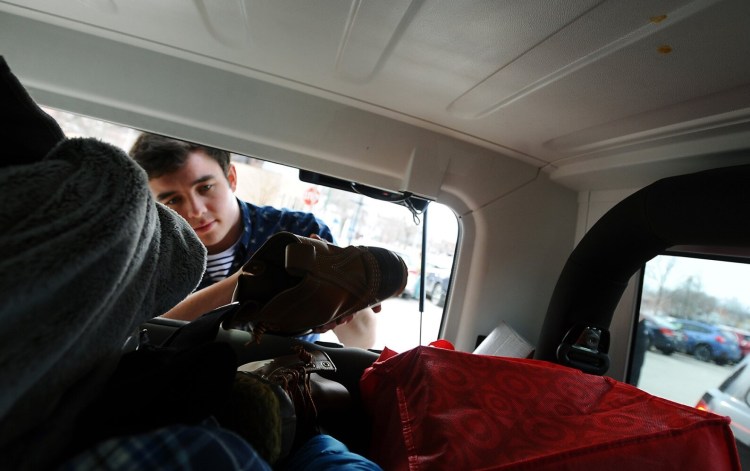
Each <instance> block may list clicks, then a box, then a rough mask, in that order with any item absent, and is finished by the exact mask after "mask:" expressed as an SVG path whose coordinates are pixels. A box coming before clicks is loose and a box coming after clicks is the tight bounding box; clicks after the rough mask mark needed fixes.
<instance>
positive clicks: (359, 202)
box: [44, 108, 458, 351]
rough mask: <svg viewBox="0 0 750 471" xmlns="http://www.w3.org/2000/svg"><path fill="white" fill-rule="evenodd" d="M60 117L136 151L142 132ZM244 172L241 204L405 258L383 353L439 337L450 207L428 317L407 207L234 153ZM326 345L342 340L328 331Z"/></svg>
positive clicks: (340, 241) (438, 214) (430, 229)
mask: <svg viewBox="0 0 750 471" xmlns="http://www.w3.org/2000/svg"><path fill="white" fill-rule="evenodd" d="M44 110H45V111H46V112H47V113H49V114H50V115H51V116H52V117H53V118H55V119H56V120H57V121H58V123H59V124H60V126H61V127H62V128H63V131H64V132H65V134H66V136H68V137H96V138H99V139H101V140H103V141H105V142H108V143H110V144H113V145H115V146H118V147H120V148H122V149H124V150H125V151H127V150H128V149H130V147H131V146H132V144H133V143H134V142H135V140H136V138H137V137H138V134H139V132H138V131H137V130H134V129H130V128H126V127H122V126H119V125H115V124H112V123H107V122H103V121H99V120H95V119H91V118H88V117H83V116H79V115H75V114H72V113H68V112H64V111H59V110H55V109H50V108H44ZM233 161H234V163H235V166H236V168H237V173H238V188H237V190H236V194H237V196H238V197H239V198H241V199H243V200H246V201H248V202H251V203H253V204H256V205H270V206H275V207H279V208H282V207H283V208H288V209H294V210H301V211H308V212H312V213H314V214H315V215H316V216H317V217H318V218H320V219H321V220H323V221H324V222H325V223H326V224H327V225H328V226H329V227H330V228H331V231H332V233H333V236H334V238H335V239H336V243H337V245H340V246H347V245H373V246H379V247H384V248H387V249H389V250H392V251H394V252H397V253H398V254H399V255H400V256H401V257H402V258H403V259H404V261H405V262H406V265H407V267H408V269H409V280H408V283H407V287H406V290H405V292H404V293H403V295H402V296H401V297H399V298H394V299H389V300H387V301H385V302H384V303H383V307H382V311H381V312H380V313H379V314H378V315H377V336H376V342H375V346H374V348H375V349H382V348H383V347H386V346H387V347H388V348H391V349H393V350H395V351H404V350H406V349H409V348H412V347H414V346H416V345H419V344H427V343H429V342H431V341H433V340H436V339H437V338H438V332H439V329H440V324H441V321H442V318H443V309H444V305H445V302H446V299H447V295H448V294H449V282H450V277H451V272H452V267H453V256H454V252H455V248H456V243H457V240H458V221H457V219H456V216H455V214H454V213H453V212H452V211H451V210H450V209H449V208H447V207H446V206H443V205H440V204H437V203H431V204H430V205H429V206H428V213H429V214H428V217H427V218H426V219H427V244H426V246H425V248H426V261H427V263H426V270H425V277H426V281H425V286H426V289H425V290H424V292H425V295H426V297H427V301H426V302H425V303H424V309H423V311H422V312H420V309H419V306H420V303H419V300H418V298H419V295H420V293H421V291H422V290H421V284H420V282H419V274H420V268H421V257H422V232H423V226H422V221H423V220H424V215H415V214H412V212H411V211H410V210H409V209H407V208H406V207H404V206H399V205H395V204H393V203H388V202H384V201H378V200H374V199H371V198H368V197H366V196H363V195H359V194H355V193H350V192H347V191H342V190H337V189H333V188H328V187H324V186H319V185H313V184H310V183H305V182H302V181H300V180H299V178H298V171H297V169H294V168H291V167H286V166H283V165H278V164H274V163H271V162H266V161H263V160H258V159H255V158H251V157H247V156H242V155H233ZM323 340H329V341H337V340H338V339H337V338H336V337H335V335H334V334H333V333H332V332H331V333H326V334H324V336H323Z"/></svg>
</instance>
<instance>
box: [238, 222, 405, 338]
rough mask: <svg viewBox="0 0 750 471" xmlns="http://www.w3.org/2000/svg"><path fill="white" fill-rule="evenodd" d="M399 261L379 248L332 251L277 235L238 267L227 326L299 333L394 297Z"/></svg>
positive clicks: (401, 277) (399, 285) (399, 282)
mask: <svg viewBox="0 0 750 471" xmlns="http://www.w3.org/2000/svg"><path fill="white" fill-rule="evenodd" d="M406 278H407V270H406V264H405V263H404V261H403V260H402V259H401V257H399V256H398V255H396V254H395V253H393V252H391V251H389V250H386V249H382V248H379V247H364V246H359V247H355V246H349V247H346V248H341V247H337V246H335V245H332V244H329V243H327V242H326V241H324V240H318V239H311V238H308V237H301V236H297V235H294V234H291V233H289V232H280V233H278V234H275V235H274V236H272V237H271V238H270V239H268V241H266V243H265V244H263V246H262V247H261V248H260V249H258V251H257V252H256V253H255V254H253V256H252V258H251V259H250V260H249V261H248V262H247V263H246V264H245V265H244V266H243V267H242V273H241V274H240V277H239V280H238V282H237V287H236V288H235V292H234V296H233V299H232V300H233V301H236V302H239V303H240V307H239V309H238V310H237V311H236V313H235V314H234V315H232V316H231V317H230V318H228V319H227V320H226V321H224V324H223V325H224V327H226V328H230V327H233V328H241V329H244V330H249V331H251V332H254V333H256V335H259V334H261V333H262V332H269V333H274V334H278V335H290V336H291V335H301V334H305V333H308V332H310V331H311V330H312V329H315V328H316V327H320V326H323V325H325V324H328V323H330V322H332V321H335V320H338V319H341V318H343V317H345V316H348V315H350V314H354V313H355V312H357V311H359V310H361V309H364V308H366V307H370V306H374V305H376V304H379V303H380V302H381V301H383V300H385V299H387V298H389V297H391V296H394V295H397V294H399V293H401V292H402V291H403V290H404V287H405V286H406Z"/></svg>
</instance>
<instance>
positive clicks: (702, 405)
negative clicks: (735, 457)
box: [696, 357, 750, 469]
mask: <svg viewBox="0 0 750 471" xmlns="http://www.w3.org/2000/svg"><path fill="white" fill-rule="evenodd" d="M749 364H750V357H746V358H745V359H744V360H742V362H740V363H739V364H738V365H737V366H736V367H735V369H734V370H732V372H731V373H730V374H729V376H728V377H727V379H725V380H724V382H722V383H721V385H720V386H719V387H718V388H712V389H709V390H708V391H706V393H705V394H703V397H701V399H700V401H698V404H697V405H696V407H697V408H698V409H703V410H706V411H709V412H713V413H715V414H719V415H723V416H728V417H729V418H730V419H732V422H731V424H730V427H732V432H733V433H734V438H735V440H736V441H737V451H738V452H739V455H740V461H741V462H742V468H743V469H750V368H749V367H748V365H749Z"/></svg>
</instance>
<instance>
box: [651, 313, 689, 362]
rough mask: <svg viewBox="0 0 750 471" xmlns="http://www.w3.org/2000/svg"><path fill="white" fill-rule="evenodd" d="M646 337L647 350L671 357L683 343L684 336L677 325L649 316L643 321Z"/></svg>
mask: <svg viewBox="0 0 750 471" xmlns="http://www.w3.org/2000/svg"><path fill="white" fill-rule="evenodd" d="M644 322H645V324H646V333H647V335H648V348H649V349H650V350H659V351H660V352H662V353H664V354H665V355H671V354H672V353H674V352H675V351H677V350H678V349H679V348H680V347H681V346H682V344H683V343H684V342H685V334H684V333H682V332H680V330H679V329H680V326H679V324H677V323H675V322H674V321H673V320H670V319H668V318H664V317H655V316H649V317H646V319H645V320H644Z"/></svg>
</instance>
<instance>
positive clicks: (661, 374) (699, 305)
mask: <svg viewBox="0 0 750 471" xmlns="http://www.w3.org/2000/svg"><path fill="white" fill-rule="evenodd" d="M747 280H750V265H747V264H745V263H737V262H729V261H721V260H712V259H704V258H695V257H686V256H668V255H661V256H658V257H656V258H654V259H653V260H651V261H650V262H648V263H647V264H646V268H645V271H644V274H643V288H642V291H641V305H640V320H641V322H640V324H639V327H640V328H639V329H638V330H637V336H638V337H639V338H636V341H635V342H634V346H635V348H634V352H633V361H632V363H633V365H632V368H631V374H630V377H631V382H633V383H634V384H636V385H637V386H638V387H639V388H641V389H644V390H645V391H647V392H650V393H652V394H655V395H657V396H661V397H664V398H667V399H670V400H673V401H675V402H679V403H682V404H686V405H690V406H695V405H696V404H697V403H698V401H699V400H700V399H701V397H702V396H703V394H704V393H705V392H706V391H707V390H709V389H712V388H718V387H719V386H720V385H721V384H722V382H724V381H725V380H726V379H727V378H728V377H729V376H730V375H731V373H732V371H733V366H734V365H737V364H738V363H739V362H740V361H741V360H742V359H743V358H744V357H745V355H746V354H747V353H748V351H750V345H748V344H747V343H746V342H745V341H744V337H743V335H742V333H743V332H745V331H750V291H748V290H747ZM639 345H641V346H643V348H644V349H645V354H644V355H643V361H642V366H641V368H640V369H639V370H638V368H637V366H638V359H637V357H638V351H637V350H638V347H639Z"/></svg>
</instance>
